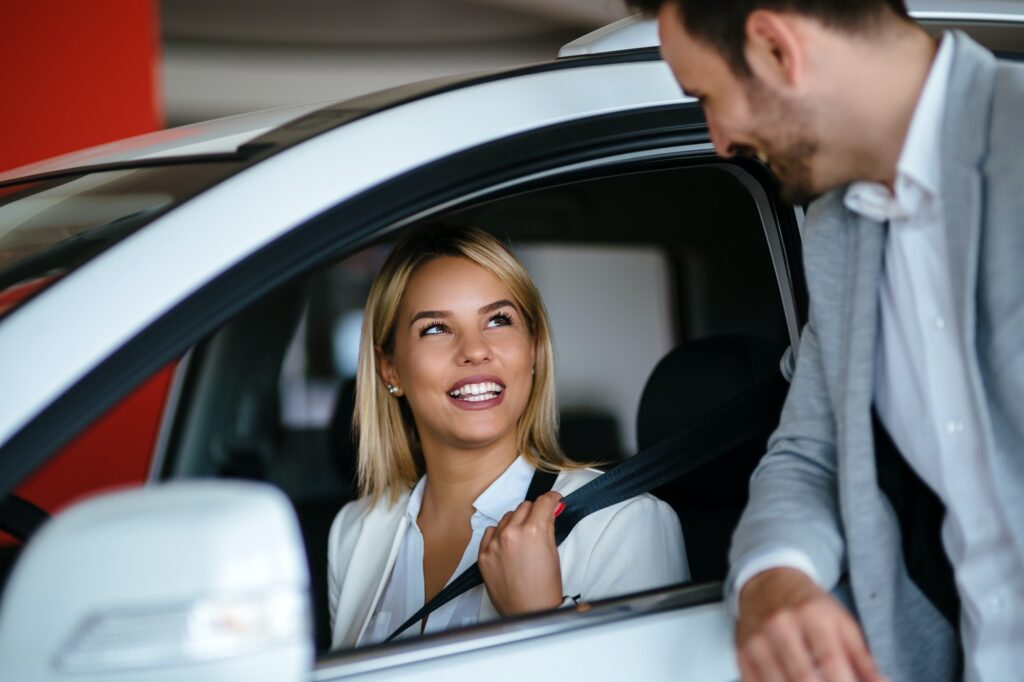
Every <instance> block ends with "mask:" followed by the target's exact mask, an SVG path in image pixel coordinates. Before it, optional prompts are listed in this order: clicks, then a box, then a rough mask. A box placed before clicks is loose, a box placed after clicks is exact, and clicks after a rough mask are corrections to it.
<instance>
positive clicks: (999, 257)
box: [727, 33, 1024, 682]
mask: <svg viewBox="0 0 1024 682" xmlns="http://www.w3.org/2000/svg"><path fill="white" fill-rule="evenodd" d="M954 40H955V50H954V57H953V68H952V73H951V76H950V84H949V90H948V94H947V102H946V114H945V120H944V122H943V131H944V132H943V137H944V143H945V149H944V153H943V168H942V174H943V175H942V178H943V181H942V191H943V201H944V204H945V211H946V229H947V232H948V240H949V242H948V243H949V254H950V257H951V261H952V262H951V271H950V273H949V277H950V280H951V282H952V284H953V292H954V295H955V298H956V303H957V311H956V312H957V319H956V324H957V325H959V329H960V331H961V332H962V333H963V334H964V338H965V339H966V340H967V344H966V345H967V347H968V348H970V349H971V351H970V357H969V358H968V364H969V366H970V381H971V383H972V385H973V386H974V389H975V391H977V394H978V395H979V396H983V397H984V400H983V403H984V404H983V405H982V428H983V431H984V438H985V439H986V444H987V445H988V451H989V452H991V453H992V462H991V466H992V469H993V471H994V474H995V483H996V489H997V495H998V498H999V504H1000V505H1001V506H1002V508H1003V509H1005V511H1006V518H1007V521H1008V522H1009V523H1010V527H1011V532H1012V535H1013V540H1014V544H1015V545H1016V548H1017V550H1018V551H1019V552H1021V553H1022V555H1024V67H1022V66H1021V65H1011V64H1007V63H1004V62H1000V61H997V60H996V59H995V58H994V57H993V55H992V54H991V53H989V52H988V51H986V50H985V49H983V48H982V47H980V46H979V45H977V44H976V43H974V42H972V41H971V40H970V39H969V38H968V37H967V36H966V35H963V34H959V33H957V34H954ZM845 192H846V188H840V189H837V190H835V191H833V192H830V193H829V194H827V195H825V196H823V197H822V198H821V199H819V200H818V201H817V202H815V203H814V205H813V206H812V207H811V209H810V210H809V212H808V215H807V221H806V228H805V234H804V261H805V269H806V272H807V283H808V288H809V290H810V296H811V304H810V316H809V322H808V324H807V326H806V327H805V329H804V331H803V336H802V340H801V345H800V348H799V354H798V359H797V366H796V372H795V374H794V377H793V383H792V386H791V387H790V391H789V396H788V398H787V400H786V406H785V409H784V410H783V413H782V420H781V423H780V425H779V428H778V430H777V431H776V432H775V433H774V435H773V436H772V437H771V439H770V440H769V443H768V452H767V454H766V455H765V457H764V459H763V460H762V461H761V463H760V465H759V466H758V468H757V470H756V471H755V472H754V475H753V477H752V478H751V482H750V493H751V497H750V503H749V505H748V507H747V509H746V511H745V512H744V514H743V518H742V519H741V521H740V524H739V527H738V528H737V529H736V533H735V535H734V536H733V544H732V548H731V551H730V559H731V561H732V565H733V566H734V567H735V566H738V565H739V564H740V563H741V562H743V560H744V559H745V557H747V556H749V555H750V554H751V553H752V552H756V551H758V550H759V549H761V548H765V547H769V546H779V545H783V546H788V547H794V548H798V549H800V550H802V551H804V552H805V553H806V554H807V555H808V556H809V557H810V558H811V559H812V561H813V562H814V565H815V567H816V569H817V571H818V573H819V575H820V576H821V577H822V578H823V580H824V582H825V584H826V585H829V586H835V585H836V584H837V583H838V582H839V580H840V577H841V576H842V574H844V573H848V575H849V579H850V587H851V588H852V593H853V601H854V605H855V607H856V610H857V613H858V616H859V618H860V621H861V624H862V626H863V628H864V631H865V634H866V635H867V639H868V642H869V645H870V647H871V649H872V652H873V653H874V655H875V657H876V658H877V660H878V662H879V664H880V665H881V666H882V669H883V670H884V672H885V673H886V674H887V675H889V676H890V677H891V678H892V679H894V680H927V681H928V682H933V681H935V680H948V679H952V678H953V677H954V676H955V667H954V666H955V641H954V640H953V637H954V636H955V635H954V632H953V630H952V629H951V628H950V627H949V625H948V623H947V621H945V620H944V619H943V618H942V616H941V615H940V614H939V612H938V611H937V610H936V609H935V608H934V607H933V606H932V604H931V602H929V601H928V600H927V599H926V598H925V597H924V595H923V594H922V593H921V592H920V590H918V588H917V586H916V585H915V584H914V583H913V582H912V581H911V580H910V579H909V578H908V575H907V572H906V569H905V566H904V562H903V560H902V555H901V549H900V547H901V543H900V533H899V526H898V522H897V519H896V516H895V514H894V512H893V509H892V506H891V505H890V504H889V502H888V499H887V498H886V497H885V496H884V494H883V493H882V492H881V491H880V490H879V487H878V481H877V475H876V468H875V459H874V457H873V448H874V444H873V437H872V429H871V412H870V411H871V403H872V397H873V388H874V382H873V380H874V376H875V343H876V334H877V326H878V285H879V278H880V275H881V272H882V256H883V250H884V246H885V229H886V227H885V226H884V225H882V224H879V223H875V222H872V221H870V220H867V219H865V218H862V217H860V216H858V215H856V214H854V213H852V212H850V211H848V210H847V209H846V208H845V206H844V204H843V197H844V194H845ZM732 582H733V581H732V576H730V580H729V581H728V582H727V585H732Z"/></svg>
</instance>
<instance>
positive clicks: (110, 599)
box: [0, 481, 313, 682]
mask: <svg viewBox="0 0 1024 682" xmlns="http://www.w3.org/2000/svg"><path fill="white" fill-rule="evenodd" d="M308 587H309V574H308V569H307V567H306V561H305V557H304V552H303V545H302V539H301V535H300V532H299V528H298V523H297V522H296V519H295V515H294V512H293V511H292V508H291V505H290V504H289V502H288V499H287V498H286V497H285V496H284V495H283V494H282V493H281V492H280V491H278V490H276V489H275V488H273V487H271V486H267V485H263V484H256V483H241V482H212V481H211V482H187V483H184V482H183V483H171V484H167V485H162V486H157V487H151V488H142V489H135V490H128V491H122V492H116V493H112V494H108V495H102V496H99V497H95V498H92V499H89V500H87V501H85V502H82V503H79V504H77V505H75V506H73V507H71V508H69V509H68V510H66V511H65V512H63V513H61V514H59V515H57V516H56V517H55V518H54V519H52V520H51V521H50V522H49V523H47V524H46V525H45V526H43V527H42V528H41V529H40V531H39V533H38V534H37V535H36V536H35V537H34V538H33V539H32V541H31V542H30V543H29V544H28V545H27V546H26V547H25V550H24V552H23V553H22V555H21V557H19V559H18V562H17V564H16V565H15V567H14V571H13V572H12V573H11V575H10V579H9V580H8V582H7V586H6V588H5V589H4V594H3V600H2V602H0V679H3V680H75V682H94V681H95V682H99V681H100V680H104V681H109V680H112V679H131V680H136V681H145V680H154V681H155V680H160V681H161V682H166V681H170V680H188V681H189V682H193V681H202V680H211V681H212V680H217V681H218V682H229V681H234V680H245V681H247V682H249V681H260V680H267V681H268V682H269V681H271V680H273V682H292V681H294V682H298V681H299V680H308V679H309V677H310V673H311V671H312V665H313V640H312V635H311V617H310V610H309V590H308Z"/></svg>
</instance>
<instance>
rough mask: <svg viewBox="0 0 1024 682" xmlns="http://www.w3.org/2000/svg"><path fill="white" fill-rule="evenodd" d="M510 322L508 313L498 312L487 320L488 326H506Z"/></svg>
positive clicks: (510, 318) (510, 317)
mask: <svg viewBox="0 0 1024 682" xmlns="http://www.w3.org/2000/svg"><path fill="white" fill-rule="evenodd" d="M511 324H512V316H511V315H509V314H508V313H498V314H496V315H494V316H493V317H491V319H489V320H488V321H487V326H488V327H508V326H510V325H511Z"/></svg>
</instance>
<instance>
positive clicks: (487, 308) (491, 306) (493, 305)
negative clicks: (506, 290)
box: [477, 298, 516, 315]
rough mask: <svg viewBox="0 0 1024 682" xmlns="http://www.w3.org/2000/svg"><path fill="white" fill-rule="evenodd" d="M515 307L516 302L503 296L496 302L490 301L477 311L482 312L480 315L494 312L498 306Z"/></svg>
mask: <svg viewBox="0 0 1024 682" xmlns="http://www.w3.org/2000/svg"><path fill="white" fill-rule="evenodd" d="M515 307H516V304H515V303H513V302H512V301H510V300H508V299H507V298H503V299H501V300H500V301H495V302H494V303H488V304H487V305H485V306H484V307H483V308H480V310H478V311H477V313H478V314H480V315H486V314H487V313H489V312H493V311H495V310H497V309H498V308H515Z"/></svg>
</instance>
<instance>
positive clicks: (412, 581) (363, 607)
mask: <svg viewBox="0 0 1024 682" xmlns="http://www.w3.org/2000/svg"><path fill="white" fill-rule="evenodd" d="M595 341H596V342H599V341H600V340H599V339H597V340H595ZM557 422H558V419H557V412H556V402H555V380H554V367H553V349H552V340H551V333H550V327H549V324H548V319H547V314H546V312H545V310H544V305H543V303H542V301H541V298H540V294H539V292H538V291H537V288H536V286H535V285H534V283H533V281H532V280H531V279H530V276H529V274H528V273H527V272H526V270H525V268H524V267H523V266H522V264H520V263H519V261H518V260H516V258H515V257H514V256H513V255H512V254H511V253H510V252H509V251H508V249H506V248H505V247H504V246H503V245H502V244H501V242H499V241H498V240H497V239H495V238H494V237H492V236H490V235H489V234H487V233H485V232H482V231H480V230H476V229H468V228H450V227H440V226H427V227H424V228H420V229H417V230H414V231H412V232H411V233H409V234H407V235H405V236H404V237H403V238H402V239H401V240H400V241H399V242H398V244H397V245H396V246H395V248H394V250H393V252H392V253H391V255H390V257H389V258H388V260H387V262H386V263H385V264H384V267H383V268H382V269H381V271H380V273H379V274H378V275H377V278H376V279H375V281H374V283H373V286H372V288H371V290H370V295H369V299H368V301H367V304H366V311H365V318H364V322H363V332H362V340H361V346H360V354H359V369H358V375H357V387H356V410H355V427H356V430H357V432H358V438H359V448H358V453H359V454H358V478H359V488H360V493H361V496H360V498H359V499H357V500H356V501H354V502H351V503H349V504H347V505H345V507H344V508H343V509H342V510H341V511H340V512H339V513H338V515H337V516H336V517H335V519H334V523H333V525H332V527H331V531H330V537H329V540H328V542H329V546H328V584H329V599H330V614H331V625H332V632H333V637H332V648H344V647H352V646H357V645H364V644H369V643H374V642H380V641H383V640H385V639H386V638H387V637H388V635H390V634H391V633H392V632H393V631H394V630H395V629H396V628H397V627H398V626H399V625H401V624H402V623H403V622H405V621H406V620H407V619H408V618H409V617H411V616H412V615H413V614H414V613H415V612H416V611H417V610H419V609H420V607H422V606H423V605H424V603H425V602H427V601H428V600H429V599H430V598H431V597H433V596H434V595H435V594H437V593H438V592H439V591H440V590H441V589H442V588H443V587H444V586H445V585H446V584H447V583H448V581H449V580H450V579H451V578H453V577H455V576H457V575H459V574H460V573H461V572H462V571H463V570H465V569H466V568H468V567H469V566H471V565H472V564H473V562H475V561H478V560H479V565H480V571H481V573H482V575H483V578H484V585H482V586H478V587H475V588H473V589H472V590H469V591H468V592H465V593H463V594H462V595H461V596H459V597H457V598H455V599H454V600H452V601H450V602H448V603H447V604H445V605H444V606H442V607H441V608H439V609H437V610H436V611H434V612H432V613H431V614H429V616H428V617H427V618H426V619H425V622H423V621H421V622H419V623H417V624H416V625H414V626H413V627H410V628H409V629H407V630H406V631H405V632H404V633H403V635H402V636H401V638H405V637H415V636H418V635H420V634H423V633H430V632H437V631H441V630H445V629H448V628H452V627H459V626H464V625H469V624H472V623H476V622H481V621H486V620H491V619H495V618H499V617H502V616H510V615H513V614H522V613H529V612H534V611H543V610H547V609H555V608H558V607H559V606H562V605H566V604H569V605H571V604H573V603H575V602H577V601H581V600H587V601H593V600H596V599H601V598H606V597H612V596H616V595H622V594H627V593H630V592H636V591H640V590H645V589H650V588H654V587H659V586H665V585H670V584H674V583H679V582H683V581H685V580H686V579H687V578H688V576H689V571H688V568H687V563H686V554H685V548H684V545H683V536H682V531H681V529H680V526H679V521H678V518H677V517H676V515H675V513H674V512H673V511H672V509H671V508H670V507H669V506H668V505H666V504H665V503H664V502H661V501H660V500H657V499H656V498H654V497H651V496H650V495H640V496H637V497H634V498H632V499H629V500H626V501H625V502H621V503H619V504H616V505H614V506H611V507H608V508H606V509H603V510H601V511H598V512H595V513H593V514H591V515H590V516H588V517H586V518H584V519H583V520H582V521H580V522H579V524H578V525H577V526H576V527H575V528H574V530H573V531H572V533H571V534H570V535H569V537H568V538H567V539H566V540H565V541H564V542H563V543H562V544H561V545H560V546H558V547H557V548H556V546H555V539H554V520H555V517H556V515H557V513H558V512H560V511H561V499H562V496H563V495H567V494H569V493H570V492H572V491H573V490H575V489H577V488H579V487H580V486H582V485H583V484H585V483H587V482H588V481H590V480H592V479H593V478H595V477H596V476H598V475H599V474H600V472H598V471H595V470H593V469H587V468H582V467H581V465H579V464H575V463H573V462H572V461H570V460H569V459H567V458H566V456H565V455H564V454H563V453H562V452H561V450H560V449H559V446H558V441H557ZM537 470H542V471H548V472H558V477H557V479H556V480H555V483H554V486H553V488H552V490H551V492H548V493H545V494H543V495H541V496H539V497H538V498H537V499H536V500H535V501H534V502H533V503H530V502H526V501H524V497H525V496H526V493H527V490H528V488H529V486H530V484H531V481H532V480H533V477H534V474H535V472H536V471H537Z"/></svg>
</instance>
